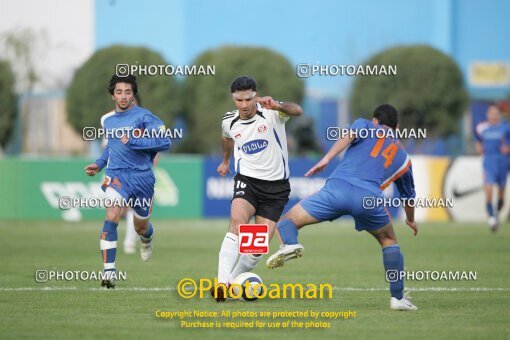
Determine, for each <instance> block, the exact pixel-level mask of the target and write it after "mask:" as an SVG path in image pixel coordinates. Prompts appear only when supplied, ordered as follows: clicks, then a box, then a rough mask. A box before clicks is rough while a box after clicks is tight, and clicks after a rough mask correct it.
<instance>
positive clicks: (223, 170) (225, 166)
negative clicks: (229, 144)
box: [216, 162, 230, 177]
mask: <svg viewBox="0 0 510 340" xmlns="http://www.w3.org/2000/svg"><path fill="white" fill-rule="evenodd" d="M216 171H218V173H219V174H220V176H223V177H225V176H226V175H227V174H229V173H230V169H229V163H225V162H221V164H220V166H219V167H218V169H216Z"/></svg>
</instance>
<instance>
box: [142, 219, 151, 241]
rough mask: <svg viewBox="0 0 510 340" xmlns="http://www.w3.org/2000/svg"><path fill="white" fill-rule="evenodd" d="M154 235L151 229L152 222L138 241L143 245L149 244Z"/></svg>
mask: <svg viewBox="0 0 510 340" xmlns="http://www.w3.org/2000/svg"><path fill="white" fill-rule="evenodd" d="M153 234H154V229H153V228H152V222H149V227H148V228H147V230H146V231H145V234H142V235H140V240H142V242H143V243H149V242H150V241H151V240H152V235H153Z"/></svg>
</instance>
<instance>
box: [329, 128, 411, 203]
mask: <svg viewBox="0 0 510 340" xmlns="http://www.w3.org/2000/svg"><path fill="white" fill-rule="evenodd" d="M350 129H351V130H353V131H355V132H356V136H357V138H356V139H354V140H353V141H352V143H351V145H350V146H349V148H348V149H347V151H346V152H345V155H344V158H343V160H342V161H341V162H340V164H338V166H337V167H336V169H335V170H334V171H333V173H332V174H331V175H330V176H329V179H333V178H336V179H342V180H344V181H348V182H349V183H351V184H352V185H354V186H357V187H360V188H364V189H366V190H369V191H370V192H372V193H374V194H379V193H381V189H384V188H385V187H386V186H388V185H389V184H391V183H392V182H393V181H395V183H396V185H397V188H398V190H399V192H400V193H401V196H403V197H406V198H410V197H414V195H415V194H414V183H413V177H412V171H411V160H410V158H409V155H408V154H407V152H406V151H405V149H404V148H403V146H402V144H401V143H400V141H399V140H398V139H396V138H392V137H391V135H390V134H389V133H388V130H389V128H388V127H387V126H384V125H374V124H373V123H372V122H371V121H369V120H366V119H361V118H360V119H357V120H356V121H354V123H353V124H352V125H351V127H350ZM363 130H365V131H363ZM378 130H380V131H378ZM377 131H378V132H377ZM388 135H390V136H388ZM360 136H361V137H365V136H366V138H360ZM378 136H384V137H382V138H377V137H378Z"/></svg>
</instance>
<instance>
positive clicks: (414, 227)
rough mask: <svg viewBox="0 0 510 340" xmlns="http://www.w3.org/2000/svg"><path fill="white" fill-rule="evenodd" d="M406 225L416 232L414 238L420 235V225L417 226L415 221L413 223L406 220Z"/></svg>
mask: <svg viewBox="0 0 510 340" xmlns="http://www.w3.org/2000/svg"><path fill="white" fill-rule="evenodd" d="M406 224H407V225H408V226H409V227H411V229H413V231H414V236H416V234H418V225H417V224H416V222H415V221H413V222H410V221H409V220H407V219H406Z"/></svg>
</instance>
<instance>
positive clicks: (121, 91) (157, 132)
mask: <svg viewBox="0 0 510 340" xmlns="http://www.w3.org/2000/svg"><path fill="white" fill-rule="evenodd" d="M108 91H109V92H110V94H111V95H112V99H113V101H114V102H115V111H114V112H111V113H108V114H106V115H104V116H103V117H102V118H101V125H102V127H103V129H104V131H105V134H106V137H107V138H108V144H107V146H106V148H105V150H104V151H103V153H102V155H101V157H100V158H99V159H97V160H96V162H95V163H94V164H89V165H87V166H86V167H85V172H86V174H87V175H89V176H94V175H95V174H97V173H98V172H100V171H101V170H102V169H103V168H105V167H106V179H105V182H104V183H103V185H102V189H103V190H104V191H105V193H106V196H107V197H108V198H109V199H110V200H109V202H115V203H120V204H114V206H107V207H106V219H105V221H104V226H103V231H102V233H101V239H100V247H101V255H102V257H103V265H104V272H105V279H104V280H103V281H102V282H101V285H102V286H103V287H106V288H114V287H115V279H116V270H115V255H116V250H117V225H118V223H119V218H120V212H121V208H122V206H123V205H129V206H130V207H131V208H132V209H133V211H134V225H135V230H136V232H137V233H138V235H140V239H141V241H142V246H141V248H140V254H141V257H142V260H143V261H148V260H149V259H150V257H151V255H152V236H153V233H154V230H153V227H152V223H150V221H149V218H150V214H151V210H152V199H153V196H154V183H155V178H154V174H153V172H152V163H153V160H154V157H155V156H156V154H157V152H158V151H164V150H167V149H168V148H169V147H170V144H171V140H170V138H166V137H165V134H164V133H161V132H162V131H164V130H165V126H164V124H163V122H162V121H161V120H160V119H159V118H158V117H156V116H155V115H153V114H152V113H151V112H150V111H148V110H146V109H142V108H140V107H138V106H136V105H134V100H135V96H136V94H137V92H138V88H137V84H136V78H135V77H134V76H131V75H129V76H127V77H118V76H116V75H114V76H113V77H112V78H111V80H110V84H109V86H108Z"/></svg>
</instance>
